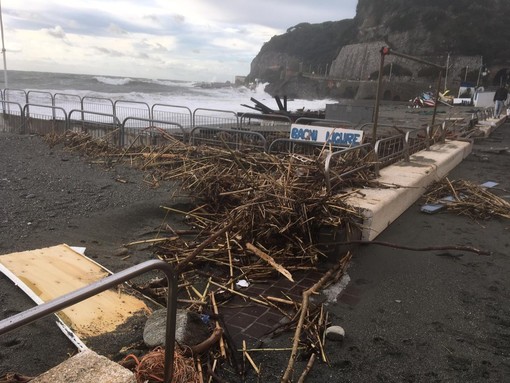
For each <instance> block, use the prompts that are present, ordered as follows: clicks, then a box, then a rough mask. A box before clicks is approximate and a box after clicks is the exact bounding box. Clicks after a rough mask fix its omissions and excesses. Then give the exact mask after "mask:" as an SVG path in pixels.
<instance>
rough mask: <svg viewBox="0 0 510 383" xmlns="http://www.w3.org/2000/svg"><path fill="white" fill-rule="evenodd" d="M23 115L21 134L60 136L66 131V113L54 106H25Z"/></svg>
mask: <svg viewBox="0 0 510 383" xmlns="http://www.w3.org/2000/svg"><path fill="white" fill-rule="evenodd" d="M43 111H46V113H43ZM23 115H24V122H25V123H24V124H23V128H22V132H23V133H31V134H32V133H34V134H49V133H56V134H62V133H64V132H65V131H66V130H67V129H68V115H67V112H66V111H65V109H62V108H59V107H56V106H50V105H39V104H25V106H24V107H23Z"/></svg>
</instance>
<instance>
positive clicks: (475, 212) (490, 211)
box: [424, 178, 510, 220]
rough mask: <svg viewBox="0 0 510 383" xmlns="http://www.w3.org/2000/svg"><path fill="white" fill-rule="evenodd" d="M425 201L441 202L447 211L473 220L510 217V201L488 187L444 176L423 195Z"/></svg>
mask: <svg viewBox="0 0 510 383" xmlns="http://www.w3.org/2000/svg"><path fill="white" fill-rule="evenodd" d="M424 197H425V198H426V201H427V203H438V202H439V203H442V204H444V205H445V206H446V209H447V211H449V212H452V213H455V214H458V215H464V216H467V217H469V218H472V219H474V220H487V219H491V218H494V217H501V218H510V203H509V202H508V201H507V200H505V199H503V198H501V197H499V196H497V195H496V194H494V193H492V192H491V189H490V188H487V187H484V186H482V185H478V184H475V183H473V182H470V181H464V180H456V181H450V180H449V179H448V178H445V179H444V180H442V181H441V182H440V183H437V184H435V185H433V186H432V187H431V188H430V190H429V192H428V193H427V194H426V195H425V196H424Z"/></svg>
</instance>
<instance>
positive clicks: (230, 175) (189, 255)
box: [53, 133, 374, 381]
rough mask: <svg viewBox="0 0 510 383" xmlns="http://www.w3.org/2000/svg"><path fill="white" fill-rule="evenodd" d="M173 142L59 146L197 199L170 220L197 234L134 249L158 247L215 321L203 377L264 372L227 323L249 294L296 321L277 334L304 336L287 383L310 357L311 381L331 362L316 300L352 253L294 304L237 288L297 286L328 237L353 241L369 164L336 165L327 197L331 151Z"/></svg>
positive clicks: (157, 286)
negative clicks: (233, 303) (233, 301)
mask: <svg viewBox="0 0 510 383" xmlns="http://www.w3.org/2000/svg"><path fill="white" fill-rule="evenodd" d="M166 139H167V140H168V141H169V144H168V145H166V146H159V147H145V148H139V147H138V148H134V147H133V148H128V150H124V151H119V150H117V149H115V148H111V147H110V148H109V149H108V148H107V146H106V145H105V144H101V143H98V142H97V140H92V139H90V138H88V139H87V137H86V135H83V134H76V133H67V134H66V135H65V136H64V137H63V138H62V140H61V141H59V140H58V139H54V140H53V143H54V144H58V143H62V142H63V143H64V145H66V146H67V147H68V148H70V149H72V150H80V151H82V152H83V151H85V152H86V153H87V154H88V155H89V156H95V157H102V158H103V159H104V160H105V162H106V163H120V162H128V163H129V164H130V165H134V166H137V167H139V168H140V169H141V170H143V171H144V172H146V174H147V177H146V181H147V182H149V183H151V184H152V185H154V186H157V185H158V183H160V182H161V181H175V182H176V184H177V185H180V189H181V190H182V191H184V193H183V194H185V195H187V196H190V197H192V198H193V199H194V202H195V203H194V204H193V206H194V207H192V208H190V209H189V210H177V209H176V208H175V207H163V208H164V209H166V211H167V212H168V214H174V215H175V214H178V215H181V216H182V217H183V219H184V221H185V222H187V224H188V225H189V229H186V230H179V229H177V228H173V227H170V225H169V224H166V228H165V229H163V230H162V231H161V232H160V235H159V236H158V238H155V239H153V240H148V241H138V242H133V243H131V244H128V246H138V245H141V244H143V245H150V246H151V247H152V248H153V249H155V254H156V255H157V256H158V257H159V258H160V259H163V260H166V261H167V262H169V263H172V264H173V265H174V268H175V270H176V271H177V272H178V274H179V276H180V291H181V294H180V297H179V302H180V304H181V305H185V306H186V308H187V309H189V310H193V311H196V312H199V313H207V314H210V315H211V318H213V319H214V320H215V327H216V330H217V331H221V332H222V333H223V335H222V337H221V340H220V341H219V343H218V344H217V345H215V347H217V349H216V348H214V349H211V350H208V351H206V352H205V353H203V354H202V355H201V356H200V358H202V359H200V358H198V359H196V362H197V363H196V366H197V370H199V371H201V370H202V369H203V367H204V366H205V372H203V373H204V375H205V376H209V377H212V376H214V375H215V374H217V369H218V368H219V367H218V366H220V365H221V364H222V363H223V362H224V361H228V362H229V364H230V365H231V366H234V370H235V371H236V375H237V376H239V374H240V375H244V374H245V373H246V372H247V370H248V369H253V371H255V373H256V374H260V368H261V367H260V365H257V363H255V362H254V359H257V358H256V356H255V357H252V355H251V353H252V352H253V353H254V352H255V351H253V350H252V351H250V350H248V349H247V348H246V346H245V347H243V349H242V350H236V345H234V344H233V343H232V342H231V341H229V338H228V332H227V331H225V330H226V327H225V324H224V323H222V322H221V320H220V318H221V309H222V308H221V305H222V302H223V301H224V300H225V299H227V300H228V297H229V296H240V297H241V298H243V299H244V300H245V301H246V302H247V303H249V304H254V305H263V306H266V307H270V308H271V309H273V310H275V311H276V312H279V313H281V315H282V316H283V317H286V318H287V320H286V324H285V325H284V326H281V327H280V328H278V329H275V330H276V333H281V332H282V331H289V330H290V331H292V330H294V331H295V332H296V334H295V336H294V344H293V347H292V348H289V349H288V351H290V352H291V357H290V360H289V365H288V367H287V371H286V374H285V375H286V376H285V377H283V378H282V379H283V380H284V381H288V380H289V379H290V377H291V376H293V375H294V362H295V361H296V357H297V354H298V352H300V353H301V352H304V353H307V354H308V355H310V356H311V359H310V361H309V365H308V367H307V368H306V369H305V371H304V372H303V373H302V376H303V378H304V376H306V373H307V371H308V370H309V369H310V368H311V365H312V364H313V360H314V358H315V355H317V357H318V358H320V359H321V360H322V361H323V362H325V363H327V356H326V354H325V350H324V330H325V328H326V326H327V325H328V324H329V323H328V316H327V313H326V312H325V310H324V308H323V307H322V306H321V305H319V306H317V305H312V304H311V303H310V302H309V297H310V296H311V295H312V294H314V293H316V292H317V291H319V290H320V289H322V288H324V287H325V286H326V285H327V284H328V283H331V282H334V281H336V280H338V279H339V278H340V277H341V276H342V274H343V272H344V270H345V268H346V267H347V265H348V263H349V260H350V257H351V256H350V254H347V255H345V256H344V257H343V258H342V259H341V261H340V262H339V264H338V265H337V266H335V267H334V268H332V269H331V270H329V271H328V272H327V273H326V274H325V276H324V278H322V279H321V280H320V281H318V282H317V284H316V285H314V286H312V287H311V288H310V289H309V290H307V291H305V292H303V297H302V300H301V301H294V300H293V299H291V298H290V297H286V296H283V297H276V296H249V295H246V294H244V293H243V292H242V291H241V290H239V288H237V287H236V283H237V282H239V281H242V280H248V281H251V282H252V283H253V281H257V280H267V279H270V278H274V277H276V276H283V277H285V278H287V279H289V280H290V281H293V273H296V272H298V271H301V270H311V269H313V268H315V266H316V265H317V264H318V261H319V260H320V259H321V258H323V257H325V249H324V248H323V247H321V246H320V240H321V238H322V237H323V236H325V235H326V236H330V237H329V238H328V240H329V241H331V239H332V237H331V235H335V234H337V233H338V232H339V231H342V232H343V235H344V236H345V237H344V239H349V231H350V230H351V229H352V228H353V227H354V226H356V225H357V224H358V218H359V215H358V214H359V213H358V212H357V211H356V210H354V209H353V208H351V207H349V206H348V205H346V204H345V202H344V200H345V198H346V195H345V194H342V192H341V191H342V189H343V188H347V187H349V186H363V185H367V184H369V183H371V182H372V179H373V178H374V175H373V174H372V173H370V172H369V171H368V170H366V169H360V167H359V164H360V161H362V160H363V159H362V158H360V154H357V153H356V152H351V153H350V154H349V155H347V156H343V157H338V159H337V160H335V161H334V162H332V164H331V174H332V175H333V176H336V179H335V182H334V183H333V188H332V190H329V191H328V190H327V188H326V185H325V181H324V180H325V178H324V159H325V158H326V155H327V153H328V148H327V147H324V148H322V150H319V153H318V154H317V155H315V156H305V155H299V154H295V153H294V154H292V153H287V154H268V153H263V152H257V151H243V152H240V151H232V150H231V149H229V148H228V147H226V146H225V148H221V147H220V148H218V147H208V146H190V145H187V144H184V143H182V142H181V141H179V140H172V138H171V137H166ZM365 155H366V154H365ZM353 169H355V170H354V171H353ZM356 169H360V170H356ZM346 172H350V174H349V175H348V176H347V177H345V178H342V179H340V178H339V177H338V176H339V175H341V174H344V173H346ZM161 282H162V281H160V280H156V281H152V282H151V283H148V284H146V285H145V286H138V287H139V289H140V290H141V291H143V292H144V293H146V294H150V295H151V296H153V297H155V298H156V299H158V297H161V298H162V297H164V296H165V295H166V292H165V286H164V285H162V284H161ZM238 351H241V352H242V359H243V361H244V362H243V363H241V362H240V361H239V360H237V359H236V358H237V357H236V354H237V352H238ZM312 355H313V356H312Z"/></svg>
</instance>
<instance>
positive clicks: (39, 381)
mask: <svg viewBox="0 0 510 383" xmlns="http://www.w3.org/2000/svg"><path fill="white" fill-rule="evenodd" d="M30 382H31V383H71V382H72V383H99V382H101V383H136V379H135V376H134V375H133V373H132V372H131V371H129V370H128V369H126V368H124V367H122V366H121V365H120V364H117V363H115V362H112V361H111V360H109V359H107V358H105V357H104V356H100V355H98V354H96V353H95V352H94V351H91V350H87V351H83V352H80V353H78V354H76V355H75V356H73V357H72V358H69V359H67V360H66V361H65V362H63V363H61V364H59V365H58V366H56V367H53V368H52V369H51V370H48V371H47V372H45V373H44V374H41V375H39V376H38V377H37V378H35V379H33V380H31V381H30Z"/></svg>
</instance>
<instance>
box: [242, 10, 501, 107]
mask: <svg viewBox="0 0 510 383" xmlns="http://www.w3.org/2000/svg"><path fill="white" fill-rule="evenodd" d="M509 14H510V1H499V0H486V1H485V2H483V4H482V3H481V2H479V1H476V0H456V1H455V2H445V1H443V0H441V1H439V0H428V1H426V2H423V1H418V0H359V1H358V6H357V13H356V17H355V18H354V19H352V20H341V21H329V22H325V23H322V24H309V23H301V24H299V25H296V26H295V27H292V28H289V29H288V30H287V32H286V33H285V34H283V35H280V36H274V37H273V38H272V39H271V40H270V41H269V42H267V43H265V44H264V46H263V47H262V49H261V50H260V53H259V54H258V55H257V56H256V57H255V58H254V60H253V61H252V64H251V71H250V74H249V75H248V76H247V80H248V81H254V80H255V79H257V80H259V81H261V82H269V83H270V85H269V86H268V91H270V92H271V93H273V94H278V93H279V94H287V95H289V96H292V97H301V96H302V97H304V98H309V97H316V96H327V97H351V98H364V97H368V96H367V92H366V89H371V86H370V85H368V87H367V86H365V85H363V84H358V85H354V84H345V83H343V82H345V81H373V80H375V79H377V77H378V73H379V64H380V53H379V51H380V49H381V48H382V47H383V46H388V47H391V48H392V49H393V50H395V51H397V52H400V53H404V54H407V55H412V56H415V57H419V58H421V59H423V60H426V61H429V62H433V63H436V64H437V65H441V66H446V65H448V71H447V76H446V80H447V87H448V88H449V89H452V90H455V89H458V87H459V86H460V83H461V82H462V81H469V82H472V83H475V84H479V85H483V86H486V87H487V86H489V87H490V86H497V85H499V84H500V83H505V82H509V81H510V44H508V41H510V28H507V26H506V23H507V19H506V17H505V15H509ZM383 74H384V75H385V76H386V79H387V80H388V79H391V80H392V81H396V82H399V81H400V82H411V83H412V82H415V83H416V84H417V85H416V87H418V88H419V87H424V86H427V85H428V84H430V83H435V79H436V78H437V70H436V69H434V68H432V67H430V66H427V65H424V64H422V63H417V62H414V61H410V60H407V59H402V58H399V57H396V56H392V55H390V56H387V57H386V60H385V66H384V69H383ZM340 82H342V83H340ZM407 86H408V87H409V85H407ZM359 89H365V91H364V92H363V95H361V94H359V93H358V91H359ZM368 93H370V92H368Z"/></svg>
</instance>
